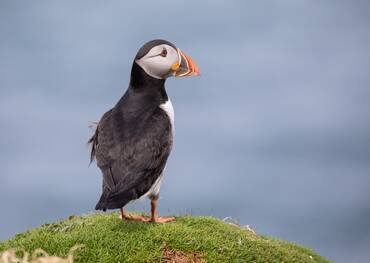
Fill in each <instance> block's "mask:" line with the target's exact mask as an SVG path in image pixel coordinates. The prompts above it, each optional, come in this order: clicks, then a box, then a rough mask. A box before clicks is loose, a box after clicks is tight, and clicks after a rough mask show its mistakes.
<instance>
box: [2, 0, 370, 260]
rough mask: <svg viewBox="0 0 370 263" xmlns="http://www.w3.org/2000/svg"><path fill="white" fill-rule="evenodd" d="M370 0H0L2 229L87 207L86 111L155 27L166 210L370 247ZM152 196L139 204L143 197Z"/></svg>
mask: <svg viewBox="0 0 370 263" xmlns="http://www.w3.org/2000/svg"><path fill="white" fill-rule="evenodd" d="M369 11H370V4H369V2H368V1H293V0H290V1H254V2H247V1H208V2H207V1H204V2H200V1H150V2H149V1H148V2H144V1H135V3H134V2H133V1H131V2H128V1H109V2H108V1H37V0H36V1H18V0H13V1H1V2H0V123H1V124H0V128H1V129H0V134H1V136H0V207H1V217H0V222H1V223H0V240H1V239H2V240H4V239H7V238H9V237H11V236H13V235H14V234H16V233H17V232H20V231H24V230H26V229H28V228H31V227H36V226H38V225H40V224H42V223H45V222H51V221H56V220H60V219H62V218H66V217H67V216H68V215H70V214H83V213H88V212H90V211H92V210H93V208H94V205H95V203H96V201H97V199H98V197H99V195H100V190H101V186H100V184H101V175H100V171H99V170H98V169H97V168H96V166H95V164H93V165H91V166H90V167H89V165H88V164H89V160H88V158H89V149H88V147H87V145H86V142H87V140H88V138H89V137H90V136H91V133H92V132H91V131H90V130H89V128H88V125H89V122H90V121H97V120H99V118H100V117H101V115H102V113H104V112H105V111H107V110H108V109H109V108H110V107H112V106H113V105H114V104H115V103H116V102H117V100H118V99H119V98H120V96H121V95H122V94H123V93H124V92H125V90H126V88H127V85H128V81H129V74H130V69H131V65H132V60H133V57H134V56H135V54H136V52H137V50H138V49H139V48H140V46H141V45H142V44H143V43H145V42H146V41H148V40H151V39H153V38H164V39H167V40H169V41H171V42H173V43H175V44H176V45H177V46H178V47H179V48H181V49H182V50H183V51H185V52H186V53H187V54H189V55H190V56H191V57H193V58H194V59H195V61H196V62H197V63H198V65H199V67H200V69H201V72H202V76H201V77H199V78H187V79H170V80H168V81H167V91H168V93H169V95H170V97H171V100H172V103H173V104H174V108H175V113H176V140H175V147H174V150H173V153H172V155H171V157H170V160H169V163H168V166H167V173H166V177H165V180H164V184H163V185H162V192H161V202H160V210H161V212H162V213H165V214H167V213H176V214H185V213H193V214H202V215H214V216H217V217H219V218H224V217H227V216H230V217H232V218H235V219H237V220H239V222H240V223H241V224H248V225H250V226H251V227H252V228H254V229H255V230H256V231H257V232H258V233H261V234H265V235H271V236H275V237H278V238H281V239H286V240H289V241H294V242H297V243H300V244H303V245H305V246H307V247H310V248H313V249H315V250H316V251H317V252H319V253H321V254H322V255H324V256H326V257H328V258H329V259H332V260H335V261H336V262H365V261H367V260H368V259H369V257H370V250H369V247H370V102H369V100H370V87H369V82H370V74H369V68H370V52H369V47H370V29H369V26H370V15H369ZM148 208H149V204H148V202H147V201H141V202H138V203H135V204H134V205H133V206H131V209H137V210H147V211H148Z"/></svg>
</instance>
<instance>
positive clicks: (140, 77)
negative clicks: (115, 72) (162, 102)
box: [130, 62, 166, 89]
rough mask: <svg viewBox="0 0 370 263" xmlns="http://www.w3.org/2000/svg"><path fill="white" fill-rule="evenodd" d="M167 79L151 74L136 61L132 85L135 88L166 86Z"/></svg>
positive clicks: (132, 72) (133, 68)
mask: <svg viewBox="0 0 370 263" xmlns="http://www.w3.org/2000/svg"><path fill="white" fill-rule="evenodd" d="M165 81H166V80H165V79H157V78H153V77H152V76H149V75H148V74H147V73H146V72H145V71H144V70H143V69H142V68H141V67H140V66H139V65H138V64H136V62H134V63H133V65H132V69H131V79H130V87H132V88H133V89H144V88H145V89H148V88H164V83H165Z"/></svg>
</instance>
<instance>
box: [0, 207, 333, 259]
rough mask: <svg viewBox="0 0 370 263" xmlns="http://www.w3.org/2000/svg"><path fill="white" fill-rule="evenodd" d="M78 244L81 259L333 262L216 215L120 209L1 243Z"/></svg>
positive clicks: (61, 252)
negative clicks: (141, 218) (150, 218)
mask: <svg viewBox="0 0 370 263" xmlns="http://www.w3.org/2000/svg"><path fill="white" fill-rule="evenodd" d="M76 244H82V245H84V248H82V249H79V250H77V251H76V252H75V256H74V258H75V262H285V263H286V262H300V263H305V262H310V263H312V262H329V261H327V260H326V259H324V258H322V257H321V256H319V255H317V254H316V253H314V252H313V251H312V250H309V249H306V248H304V247H301V246H298V245H295V244H291V243H288V242H285V241H280V240H277V239H274V238H270V237H264V236H259V235H256V234H254V233H253V232H252V231H248V230H246V229H243V228H241V227H238V226H235V225H230V224H228V223H225V222H223V221H221V220H218V219H215V218H212V217H195V216H180V217H177V220H176V221H175V222H171V223H167V224H151V223H141V222H132V221H122V220H120V219H119V218H118V214H117V213H97V214H91V215H86V216H78V217H77V216H71V217H70V218H69V219H67V220H65V221H61V222H58V223H53V224H45V225H43V226H41V227H39V228H36V229H32V230H29V231H27V232H25V233H21V234H18V235H16V236H15V237H14V238H12V239H10V240H8V241H5V242H2V243H0V253H1V252H2V251H5V250H7V249H9V248H17V249H18V248H19V249H23V250H25V251H27V252H28V253H32V251H34V250H35V249H37V248H42V249H44V250H45V251H46V252H47V253H49V254H50V255H55V256H61V257H66V256H67V255H68V252H69V250H70V248H71V247H73V246H75V245H76ZM171 257H172V258H171ZM171 260H172V261H171Z"/></svg>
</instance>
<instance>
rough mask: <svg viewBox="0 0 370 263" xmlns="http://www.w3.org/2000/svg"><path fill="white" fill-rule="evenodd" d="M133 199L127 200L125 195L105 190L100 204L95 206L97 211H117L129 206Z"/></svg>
mask: <svg viewBox="0 0 370 263" xmlns="http://www.w3.org/2000/svg"><path fill="white" fill-rule="evenodd" d="M131 200H132V199H130V198H127V196H125V194H118V195H117V194H114V193H112V192H111V191H109V190H108V189H105V190H104V191H103V193H102V195H101V196H100V199H99V201H98V203H97V204H96V206H95V210H103V211H104V212H105V211H106V210H107V209H117V208H121V207H124V206H125V205H127V204H128V203H129V202H130V201H131Z"/></svg>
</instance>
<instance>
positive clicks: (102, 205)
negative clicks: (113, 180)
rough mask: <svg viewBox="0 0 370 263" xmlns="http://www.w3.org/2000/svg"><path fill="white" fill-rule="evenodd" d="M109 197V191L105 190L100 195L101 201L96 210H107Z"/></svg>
mask: <svg viewBox="0 0 370 263" xmlns="http://www.w3.org/2000/svg"><path fill="white" fill-rule="evenodd" d="M108 198H109V193H108V191H104V192H103V194H102V195H101V196H100V199H99V202H98V203H97V204H96V206H95V210H103V211H104V212H105V211H106V210H107V203H108Z"/></svg>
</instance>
